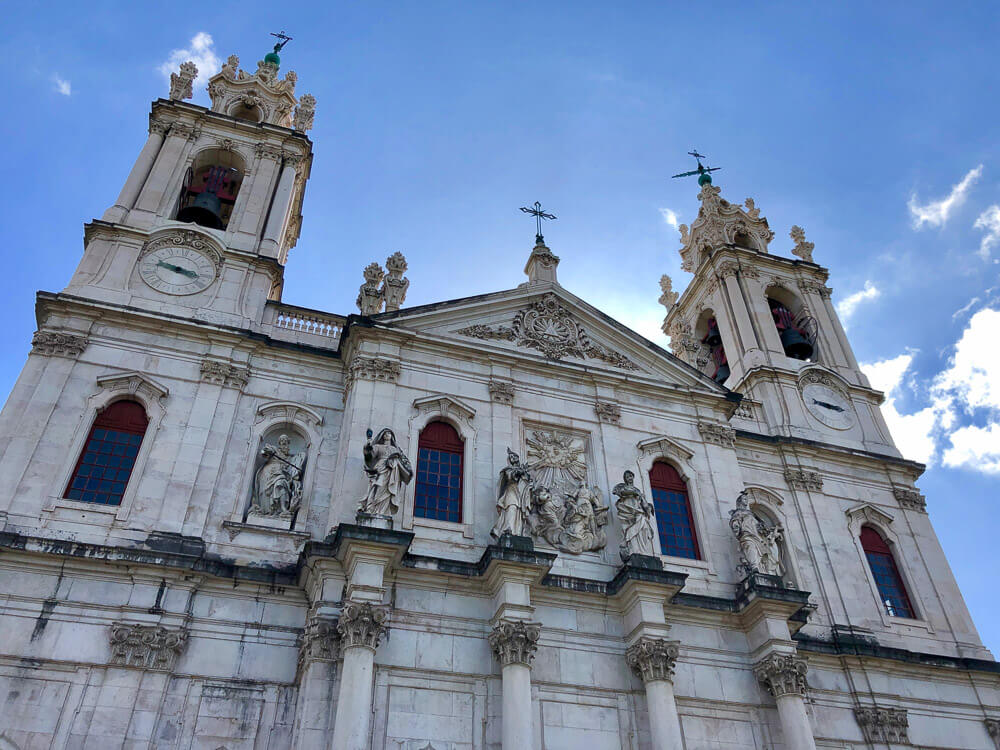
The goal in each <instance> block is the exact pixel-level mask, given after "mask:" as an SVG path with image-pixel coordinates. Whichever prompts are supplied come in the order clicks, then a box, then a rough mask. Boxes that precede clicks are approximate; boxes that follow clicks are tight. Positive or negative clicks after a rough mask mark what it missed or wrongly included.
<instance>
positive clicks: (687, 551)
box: [649, 461, 701, 560]
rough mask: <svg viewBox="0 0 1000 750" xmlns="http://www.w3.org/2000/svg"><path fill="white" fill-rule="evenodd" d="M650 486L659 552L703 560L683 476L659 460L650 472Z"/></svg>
mask: <svg viewBox="0 0 1000 750" xmlns="http://www.w3.org/2000/svg"><path fill="white" fill-rule="evenodd" d="M649 484H650V486H651V488H652V490H653V508H654V509H655V510H656V527H657V529H658V530H659V532H660V550H661V551H662V552H663V554H664V555H672V556H673V557H686V558H689V559H691V560H698V559H700V557H701V553H700V550H699V549H698V537H697V535H696V534H695V530H694V519H693V518H692V516H691V502H690V500H689V499H688V492H687V485H686V484H685V483H684V480H683V479H682V478H681V475H680V474H678V473H677V470H676V469H675V468H674V467H673V466H671V465H670V464H667V463H663V462H662V461H657V462H656V463H654V464H653V468H652V469H651V470H650V472H649Z"/></svg>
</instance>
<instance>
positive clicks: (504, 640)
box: [489, 620, 541, 749]
mask: <svg viewBox="0 0 1000 750" xmlns="http://www.w3.org/2000/svg"><path fill="white" fill-rule="evenodd" d="M540 633H541V625H540V624H539V623H537V622H525V621H523V620H499V621H497V623H496V624H495V625H494V626H493V631H492V632H491V633H490V635H489V643H490V648H492V649H493V653H494V654H495V655H496V657H497V661H499V662H500V664H501V665H502V668H503V672H502V674H503V707H502V709H501V710H502V712H503V727H502V732H503V734H502V738H503V747H504V748H505V749H506V748H530V747H533V745H534V736H533V734H532V731H531V715H532V711H531V660H532V659H533V658H534V656H535V649H536V648H537V647H538V645H537V644H538V636H539V634H540Z"/></svg>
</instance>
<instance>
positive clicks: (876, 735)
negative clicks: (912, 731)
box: [854, 706, 910, 744]
mask: <svg viewBox="0 0 1000 750" xmlns="http://www.w3.org/2000/svg"><path fill="white" fill-rule="evenodd" d="M854 718H855V719H857V721H858V726H860V727H861V733H862V734H863V735H864V737H865V742H870V743H872V744H896V743H909V741H910V740H909V738H908V737H907V732H908V731H909V728H910V722H909V719H908V718H907V715H906V709H905V708H880V707H878V706H865V707H862V708H855V709H854Z"/></svg>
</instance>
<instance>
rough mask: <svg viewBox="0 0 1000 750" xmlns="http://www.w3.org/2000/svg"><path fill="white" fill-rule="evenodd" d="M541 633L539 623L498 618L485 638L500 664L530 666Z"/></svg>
mask: <svg viewBox="0 0 1000 750" xmlns="http://www.w3.org/2000/svg"><path fill="white" fill-rule="evenodd" d="M541 633H542V626H541V623H537V622H526V621H524V620H498V621H497V623H496V624H495V625H494V626H493V630H492V631H490V634H489V636H487V639H486V640H487V641H488V642H489V644H490V648H492V649H493V653H494V654H495V655H496V657H497V661H499V662H500V664H501V666H504V667H506V666H508V665H510V664H524V665H525V666H526V667H530V666H531V660H532V659H534V658H535V651H536V650H537V649H538V637H539V636H540V635H541Z"/></svg>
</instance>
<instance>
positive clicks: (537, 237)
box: [521, 201, 556, 245]
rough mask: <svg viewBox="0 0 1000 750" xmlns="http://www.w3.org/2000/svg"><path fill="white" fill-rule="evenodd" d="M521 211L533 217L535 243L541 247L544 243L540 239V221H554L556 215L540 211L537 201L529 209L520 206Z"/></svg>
mask: <svg viewBox="0 0 1000 750" xmlns="http://www.w3.org/2000/svg"><path fill="white" fill-rule="evenodd" d="M521 210H522V211H524V213H526V214H531V215H532V216H534V217H535V242H536V243H537V244H539V245H541V244H542V243H543V242H544V241H545V238H544V237H542V219H546V220H548V219H554V218H556V215H555V214H549V213H545V211H543V210H542V204H541V203H539V202H538V201H535V205H534V206H533V207H531V208H528V207H527V206H521Z"/></svg>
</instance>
